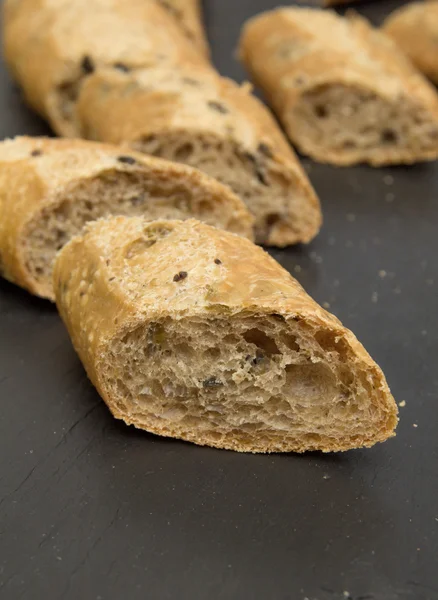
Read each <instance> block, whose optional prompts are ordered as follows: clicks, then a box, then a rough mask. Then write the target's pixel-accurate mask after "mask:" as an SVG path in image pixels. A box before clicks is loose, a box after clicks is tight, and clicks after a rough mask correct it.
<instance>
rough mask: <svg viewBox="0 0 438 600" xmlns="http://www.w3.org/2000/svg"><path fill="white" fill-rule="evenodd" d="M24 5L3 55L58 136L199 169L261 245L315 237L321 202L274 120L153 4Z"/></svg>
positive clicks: (49, 1) (8, 23)
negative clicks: (243, 214)
mask: <svg viewBox="0 0 438 600" xmlns="http://www.w3.org/2000/svg"><path fill="white" fill-rule="evenodd" d="M30 1H31V0H22V2H20V4H18V5H16V4H14V3H13V2H12V0H8V2H7V4H6V9H7V10H6V16H7V18H6V19H5V36H4V37H5V49H6V56H7V58H8V62H9V64H10V65H11V68H12V70H13V71H14V73H15V75H16V77H17V79H18V81H19V82H21V84H22V85H23V87H24V89H25V91H26V95H27V97H28V98H29V101H30V103H31V104H32V106H34V107H35V108H36V109H37V110H39V112H41V113H42V114H43V115H44V116H45V117H46V118H47V119H48V120H49V121H50V123H51V124H52V126H53V128H54V129H55V131H56V132H57V133H59V134H61V135H64V136H73V137H85V138H87V139H91V140H97V141H103V142H109V143H120V144H122V143H123V144H125V145H128V146H130V147H133V148H134V149H138V150H141V151H143V152H146V153H149V154H153V155H156V156H161V157H164V158H168V159H171V160H175V161H177V162H182V163H184V164H188V165H190V166H195V167H198V168H199V169H201V170H203V171H205V172H206V173H207V174H209V175H211V176H214V177H216V178H217V179H219V180H220V181H222V182H223V183H226V184H228V185H230V186H231V187H232V188H233V190H234V191H235V192H236V193H238V194H239V196H240V197H241V198H242V199H243V200H244V201H245V202H246V204H247V205H248V207H249V209H250V210H251V212H252V213H253V215H254V216H255V219H256V239H257V241H258V242H260V243H265V244H269V245H277V246H287V245H289V244H294V243H297V242H308V241H310V240H311V239H312V238H313V237H314V236H315V235H316V234H317V233H318V231H319V228H320V225H321V210H320V206H319V202H318V200H317V198H316V195H315V193H314V191H313V189H312V186H311V185H310V183H309V181H308V179H307V176H306V174H305V173H304V171H303V169H302V168H301V165H300V164H299V162H298V160H297V158H296V156H295V154H294V153H293V151H292V150H291V148H290V147H289V145H288V143H287V141H286V140H285V138H284V136H283V134H282V133H281V131H280V130H279V128H278V126H277V124H276V123H275V121H274V119H273V118H272V116H271V115H270V114H269V112H268V111H267V109H266V108H265V107H263V105H262V104H261V103H260V102H259V101H258V100H256V99H255V98H254V97H252V96H251V94H250V92H249V90H248V88H247V87H243V88H240V87H239V86H237V85H236V84H234V83H232V82H230V81H228V80H226V79H223V78H221V77H220V76H219V75H218V74H217V73H216V71H215V70H214V69H213V68H212V67H211V65H210V64H209V63H208V61H207V60H206V58H205V55H204V54H202V53H201V52H199V50H198V49H197V48H196V46H195V45H194V44H193V43H192V42H191V41H190V40H189V39H188V38H187V37H185V36H184V35H183V34H182V33H181V30H180V25H179V24H178V23H177V22H176V21H175V19H174V18H173V17H171V15H170V14H169V11H166V10H165V9H164V8H163V7H162V6H160V5H159V3H158V2H157V1H154V2H152V0H123V2H122V0H93V2H92V5H93V8H95V10H93V11H91V12H90V6H89V5H90V3H89V1H88V0H72V1H70V0H69V1H68V2H67V0H62V2H57V3H53V0H36V3H35V5H34V4H32V10H30V4H29V2H30ZM32 2H33V0H32ZM181 6H182V5H181ZM186 6H187V7H189V6H192V8H193V7H195V3H192V4H187V5H186ZM114 40H116V42H115V41H114ZM30 57H32V60H30Z"/></svg>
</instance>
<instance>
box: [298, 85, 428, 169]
mask: <svg viewBox="0 0 438 600" xmlns="http://www.w3.org/2000/svg"><path fill="white" fill-rule="evenodd" d="M287 125H288V127H289V129H290V131H291V132H292V136H293V139H294V140H295V141H296V143H297V144H298V146H299V147H300V148H301V149H302V150H303V151H304V152H306V153H307V152H308V153H309V154H311V155H312V156H315V157H317V158H319V159H320V160H322V161H326V160H327V156H328V155H329V154H330V155H336V159H337V160H339V161H340V162H341V163H342V162H343V163H345V164H349V163H353V162H357V161H360V160H363V161H370V162H376V163H379V162H380V160H381V161H382V162H384V161H385V158H387V156H388V154H389V155H390V158H391V160H394V159H396V158H397V157H400V159H401V160H403V159H409V157H410V156H415V157H416V159H418V156H419V155H421V153H425V154H427V153H428V152H434V151H435V152H436V151H437V148H438V126H437V124H436V120H434V119H433V118H432V117H431V116H430V115H429V113H428V111H427V110H425V109H424V108H423V107H421V106H417V105H415V104H414V103H413V102H412V101H411V100H409V99H407V98H405V99H403V98H401V99H400V101H399V102H397V104H395V103H394V102H389V101H386V100H385V99H383V98H382V97H378V96H377V95H376V94H374V93H372V92H371V91H368V90H365V89H360V88H359V87H355V86H348V87H347V86H344V85H342V84H333V85H324V86H318V87H315V88H312V89H311V90H309V91H308V92H305V93H303V94H302V96H301V98H300V100H299V102H298V103H297V104H296V105H295V107H294V108H293V110H292V111H290V113H289V114H288V115H287Z"/></svg>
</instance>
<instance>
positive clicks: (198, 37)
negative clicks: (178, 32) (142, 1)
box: [156, 0, 210, 58]
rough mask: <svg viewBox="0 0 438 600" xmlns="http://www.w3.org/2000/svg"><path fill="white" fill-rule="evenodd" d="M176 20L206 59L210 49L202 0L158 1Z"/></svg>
mask: <svg viewBox="0 0 438 600" xmlns="http://www.w3.org/2000/svg"><path fill="white" fill-rule="evenodd" d="M156 1H157V2H158V3H159V4H161V6H162V7H163V8H165V9H166V10H167V11H168V12H170V14H171V15H172V16H173V17H174V18H175V19H176V21H177V22H178V23H179V25H180V27H182V30H183V32H184V34H185V35H186V37H188V38H189V39H190V40H191V41H192V42H194V43H195V44H196V46H197V48H198V49H199V50H200V52H202V53H203V54H204V55H205V57H206V58H209V56H210V49H209V46H208V42H207V37H206V34H205V30H204V25H203V22H202V14H201V0H156Z"/></svg>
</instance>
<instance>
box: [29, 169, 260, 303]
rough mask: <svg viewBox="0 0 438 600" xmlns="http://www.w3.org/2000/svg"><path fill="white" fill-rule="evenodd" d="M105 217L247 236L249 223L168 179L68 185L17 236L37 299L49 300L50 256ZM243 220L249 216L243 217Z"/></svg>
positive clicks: (124, 176) (118, 176) (201, 192)
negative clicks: (193, 222)
mask: <svg viewBox="0 0 438 600" xmlns="http://www.w3.org/2000/svg"><path fill="white" fill-rule="evenodd" d="M109 215H125V216H138V215H141V216H144V217H145V218H146V219H148V220H155V219H162V218H164V219H181V220H185V219H187V218H189V217H193V216H196V217H197V218H198V219H199V220H202V221H205V222H206V223H209V224H211V225H215V226H216V227H220V228H224V229H228V230H230V231H233V232H234V233H238V234H241V235H248V234H249V231H250V229H249V228H250V224H249V223H248V222H245V221H240V220H239V215H238V214H232V213H231V211H230V210H229V207H227V206H225V203H224V202H221V201H220V197H219V196H218V195H216V196H215V197H213V195H207V194H206V192H205V188H202V187H201V186H200V187H199V188H196V186H194V184H189V182H184V181H183V180H181V181H176V180H175V179H174V178H169V177H167V178H166V177H165V176H163V177H161V178H160V177H158V176H154V177H147V176H145V175H144V174H142V173H135V172H133V173H122V172H111V171H108V172H106V173H103V174H101V175H99V176H97V177H94V178H90V179H85V180H82V181H80V182H79V183H75V184H74V185H71V186H70V187H68V188H67V189H64V190H63V191H62V193H60V194H59V198H58V201H57V202H54V203H53V204H51V205H50V206H48V207H47V208H45V209H43V210H42V211H41V212H40V213H38V214H37V215H36V216H35V217H34V218H33V219H32V220H31V221H29V223H28V224H27V227H26V229H25V231H24V235H23V252H24V263H25V266H26V269H27V270H28V272H29V273H30V275H31V277H32V278H33V279H34V280H35V281H36V282H37V284H38V288H39V291H40V295H42V296H44V297H47V298H51V299H52V298H53V292H52V266H53V261H54V258H55V256H56V253H57V252H58V251H59V250H60V249H61V248H62V247H63V246H64V245H65V244H66V243H67V242H68V241H69V240H70V239H71V238H72V237H73V236H75V235H77V234H78V233H80V232H81V230H82V229H83V227H84V225H85V224H86V223H88V222H89V221H94V220H96V219H99V218H101V217H107V216H109ZM248 219H249V217H248Z"/></svg>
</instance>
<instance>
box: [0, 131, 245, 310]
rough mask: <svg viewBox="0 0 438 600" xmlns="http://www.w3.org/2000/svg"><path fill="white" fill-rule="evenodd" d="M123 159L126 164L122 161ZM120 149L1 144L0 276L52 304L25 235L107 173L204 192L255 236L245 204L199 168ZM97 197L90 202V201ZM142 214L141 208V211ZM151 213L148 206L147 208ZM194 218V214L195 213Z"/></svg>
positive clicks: (53, 142) (45, 142)
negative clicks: (31, 264) (33, 269)
mask: <svg viewBox="0 0 438 600" xmlns="http://www.w3.org/2000/svg"><path fill="white" fill-rule="evenodd" d="M120 158H121V160H120ZM126 158H127V157H126V152H123V151H122V150H121V149H120V148H118V147H115V146H111V145H106V144H98V143H94V142H87V141H84V140H62V139H51V138H29V137H19V138H15V139H14V140H7V141H4V142H2V143H0V217H1V218H0V273H1V272H2V274H3V276H4V277H5V278H7V279H9V280H10V281H12V282H14V283H16V284H17V285H20V286H21V287H24V288H25V289H27V290H28V291H30V292H32V293H33V294H36V295H39V296H42V297H45V298H49V299H51V300H53V290H52V289H51V287H50V288H48V287H47V286H46V285H45V283H42V282H39V281H37V280H36V279H35V278H34V277H33V276H32V274H31V273H30V271H29V269H28V268H27V266H26V257H25V254H24V245H25V242H26V237H27V234H26V231H27V227H28V225H29V223H31V222H32V221H33V220H34V219H35V218H37V217H38V216H39V215H42V214H43V213H45V212H47V211H51V210H52V211H53V210H54V209H56V207H57V206H59V204H60V202H61V201H62V200H63V198H64V196H65V195H66V194H67V193H69V192H70V191H71V190H72V189H73V188H74V187H75V186H78V185H79V184H82V183H84V182H87V181H91V180H93V179H96V178H98V177H100V176H103V175H105V176H106V175H113V176H114V177H116V178H117V177H120V176H122V175H124V174H131V175H132V174H137V175H141V176H143V177H144V178H145V181H150V182H157V183H161V182H162V181H167V182H168V183H169V184H174V185H175V189H176V190H178V189H179V187H178V186H180V187H181V186H182V185H183V186H184V189H185V190H189V192H190V191H191V190H193V194H192V196H194V194H195V192H196V193H199V194H202V196H203V198H204V199H205V200H208V201H209V202H216V203H218V205H219V206H221V210H220V214H221V218H223V223H224V224H227V223H228V226H230V227H231V228H232V229H234V230H235V231H236V232H237V233H239V234H241V235H244V236H248V237H249V238H251V239H252V238H253V232H252V227H253V218H252V216H251V215H250V213H249V212H248V210H247V208H246V207H245V205H244V204H243V202H242V201H241V200H240V199H239V198H238V197H237V196H236V195H235V194H233V193H232V191H231V190H230V189H229V188H227V187H226V186H223V185H222V184H220V183H219V182H218V181H216V180H215V179H213V178H211V177H208V176H207V175H205V174H204V173H201V172H200V171H198V170H196V169H191V168H190V167H186V166H184V165H180V164H176V163H171V162H169V161H164V160H161V159H157V158H153V157H148V156H145V155H144V154H139V153H136V152H130V153H129V156H128V159H132V160H134V164H130V162H126ZM92 201H93V199H92V198H90V202H92ZM139 210H142V209H139ZM144 210H145V212H146V213H147V210H148V206H147V205H146V207H145V208H144ZM192 216H193V213H192Z"/></svg>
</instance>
